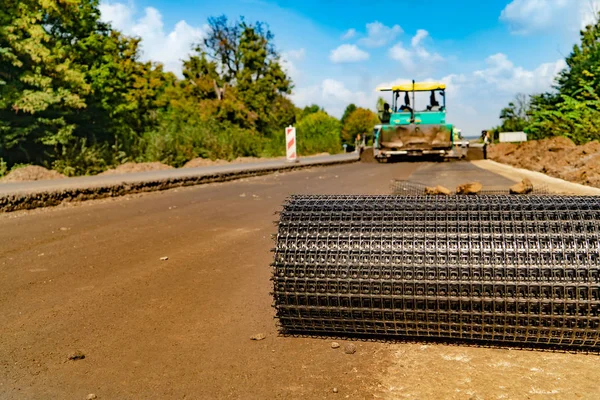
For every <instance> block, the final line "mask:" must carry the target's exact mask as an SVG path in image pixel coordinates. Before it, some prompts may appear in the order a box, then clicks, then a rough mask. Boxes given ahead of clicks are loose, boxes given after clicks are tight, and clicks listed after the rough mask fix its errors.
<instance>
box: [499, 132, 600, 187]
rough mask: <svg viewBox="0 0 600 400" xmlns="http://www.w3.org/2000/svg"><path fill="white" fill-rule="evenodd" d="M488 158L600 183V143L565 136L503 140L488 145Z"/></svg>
mask: <svg viewBox="0 0 600 400" xmlns="http://www.w3.org/2000/svg"><path fill="white" fill-rule="evenodd" d="M489 158H490V159H492V160H495V161H498V162H501V163H504V164H509V165H513V166H515V167H518V168H525V169H530V170H532V171H537V172H543V173H545V174H547V175H550V176H554V177H557V178H561V179H565V180H568V181H571V182H576V183H581V184H584V185H589V186H595V187H600V143H599V142H597V141H593V142H589V143H586V144H584V145H581V146H577V145H575V144H574V143H573V142H572V141H571V140H570V139H568V138H565V137H554V138H550V139H543V140H531V141H528V142H525V143H521V144H518V145H517V144H512V143H500V144H496V145H493V146H491V147H490V148H489Z"/></svg>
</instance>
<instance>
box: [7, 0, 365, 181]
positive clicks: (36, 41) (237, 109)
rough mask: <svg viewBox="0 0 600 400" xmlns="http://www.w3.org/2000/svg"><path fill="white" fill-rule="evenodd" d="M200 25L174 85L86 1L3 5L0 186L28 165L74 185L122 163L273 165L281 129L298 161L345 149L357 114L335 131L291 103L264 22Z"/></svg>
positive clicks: (321, 115) (327, 119)
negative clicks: (294, 145)
mask: <svg viewBox="0 0 600 400" xmlns="http://www.w3.org/2000/svg"><path fill="white" fill-rule="evenodd" d="M208 26H209V30H208V35H207V36H206V38H205V39H203V40H202V42H201V43H198V44H197V45H196V46H195V48H194V49H193V53H192V55H191V56H190V57H189V58H188V59H186V60H183V71H182V72H183V76H182V77H181V78H179V77H177V76H176V75H174V74H173V73H171V72H166V71H165V70H164V68H163V66H162V65H161V64H160V63H156V62H150V61H147V62H143V61H141V50H140V39H139V38H136V37H128V36H125V35H123V34H122V33H121V32H119V31H117V30H115V29H113V28H112V27H111V25H110V24H107V23H104V22H102V21H100V13H99V10H98V1H97V0H73V1H69V2H63V1H60V0H44V1H41V0H25V1H20V2H17V1H9V2H6V3H5V4H3V7H1V8H0V176H2V175H5V174H6V173H7V172H9V171H11V170H13V169H15V168H17V167H20V166H22V165H27V164H34V165H40V166H44V167H46V168H50V169H53V170H56V171H58V172H60V173H61V174H64V175H66V176H74V175H86V174H96V173H100V172H102V171H104V170H107V169H109V168H112V167H115V166H118V165H120V164H124V163H127V162H161V163H164V164H167V165H170V166H174V167H180V166H182V165H184V164H185V163H186V162H188V161H189V160H192V159H195V158H197V157H202V158H208V159H225V160H232V159H235V158H237V157H275V156H281V155H284V154H285V153H284V152H285V136H284V128H285V127H286V126H289V125H295V126H296V127H297V135H298V151H299V154H300V155H301V156H302V155H304V156H305V155H310V154H314V153H321V152H329V153H337V152H341V151H343V147H342V142H343V141H344V142H351V141H353V140H354V139H353V137H354V136H356V135H357V134H358V132H359V131H360V129H359V128H357V125H356V120H357V119H360V120H362V119H363V118H364V116H363V115H362V114H363V113H364V111H361V109H358V110H357V112H359V111H360V112H361V116H360V117H358V116H357V117H354V118H349V116H345V117H346V119H349V121H353V122H352V125H351V127H348V128H347V129H345V126H344V124H343V123H342V122H341V121H340V120H338V119H337V118H335V117H333V116H331V115H328V114H327V113H326V112H325V111H324V110H323V109H321V108H320V107H319V106H318V105H313V106H309V107H305V108H303V109H301V108H298V107H297V106H296V105H294V104H293V103H292V101H291V100H290V98H289V95H290V94H291V92H292V90H293V87H294V86H293V82H292V80H291V79H290V77H289V76H288V74H287V73H286V71H285V68H284V67H283V65H282V61H281V58H280V53H279V52H278V51H277V49H276V48H275V47H274V45H273V38H274V36H273V33H272V32H271V31H270V30H269V29H268V27H267V26H266V25H265V24H264V23H262V22H256V23H248V22H246V21H245V20H244V19H243V18H242V19H240V20H239V21H229V20H227V18H225V17H215V18H209V19H208ZM354 108H356V107H354ZM351 114H352V113H351ZM371 129H372V126H370V127H369V128H368V131H370V130H371ZM363 133H364V132H363Z"/></svg>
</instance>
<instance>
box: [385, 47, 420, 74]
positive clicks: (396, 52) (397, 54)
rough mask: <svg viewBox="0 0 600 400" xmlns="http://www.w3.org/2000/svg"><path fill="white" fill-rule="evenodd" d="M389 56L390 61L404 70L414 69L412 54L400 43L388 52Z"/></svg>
mask: <svg viewBox="0 0 600 400" xmlns="http://www.w3.org/2000/svg"><path fill="white" fill-rule="evenodd" d="M388 53H389V56H390V58H391V59H392V60H396V61H398V62H399V63H400V64H401V65H402V66H403V67H404V69H405V70H407V71H413V70H414V69H415V62H414V60H413V52H412V51H411V50H409V49H406V48H404V46H403V45H402V43H397V44H395V45H394V46H393V47H392V48H391V49H390V50H389V52H388Z"/></svg>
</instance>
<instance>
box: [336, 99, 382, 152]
mask: <svg viewBox="0 0 600 400" xmlns="http://www.w3.org/2000/svg"><path fill="white" fill-rule="evenodd" d="M378 123H379V118H378V117H377V114H375V113H374V112H373V111H371V110H367V109H365V108H360V107H359V108H357V109H355V110H354V111H353V112H352V113H351V114H350V115H349V116H348V117H347V118H346V120H345V122H344V126H343V128H342V141H343V142H344V143H354V141H355V140H356V139H357V138H358V137H359V136H360V137H361V138H363V137H365V136H367V135H370V134H371V133H372V132H373V127H374V126H375V125H377V124H378Z"/></svg>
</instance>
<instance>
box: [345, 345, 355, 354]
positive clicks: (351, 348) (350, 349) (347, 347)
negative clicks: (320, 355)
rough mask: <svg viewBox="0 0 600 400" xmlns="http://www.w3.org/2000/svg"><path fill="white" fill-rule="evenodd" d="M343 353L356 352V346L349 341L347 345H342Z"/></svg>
mask: <svg viewBox="0 0 600 400" xmlns="http://www.w3.org/2000/svg"><path fill="white" fill-rule="evenodd" d="M344 353H346V354H354V353H356V346H355V345H353V344H352V343H349V344H347V345H345V346H344Z"/></svg>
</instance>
